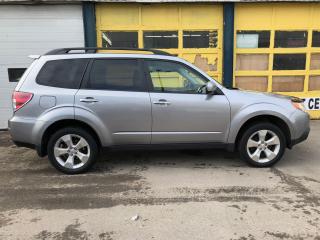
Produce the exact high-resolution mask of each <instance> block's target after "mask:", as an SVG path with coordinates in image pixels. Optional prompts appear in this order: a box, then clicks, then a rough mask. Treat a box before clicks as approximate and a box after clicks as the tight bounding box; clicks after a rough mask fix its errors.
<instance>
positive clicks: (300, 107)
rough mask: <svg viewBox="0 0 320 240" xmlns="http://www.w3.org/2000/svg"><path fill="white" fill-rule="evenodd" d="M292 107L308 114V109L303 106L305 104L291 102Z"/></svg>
mask: <svg viewBox="0 0 320 240" xmlns="http://www.w3.org/2000/svg"><path fill="white" fill-rule="evenodd" d="M291 103H292V106H293V107H295V108H296V109H299V110H301V111H303V112H306V108H305V107H304V105H303V102H291Z"/></svg>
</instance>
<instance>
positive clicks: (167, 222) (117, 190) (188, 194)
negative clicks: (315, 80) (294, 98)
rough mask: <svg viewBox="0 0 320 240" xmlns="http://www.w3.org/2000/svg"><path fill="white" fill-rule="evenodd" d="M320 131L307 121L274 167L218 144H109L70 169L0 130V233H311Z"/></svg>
mask: <svg viewBox="0 0 320 240" xmlns="http://www.w3.org/2000/svg"><path fill="white" fill-rule="evenodd" d="M319 135H320V121H313V122H312V124H311V134H310V137H309V139H308V140H307V141H306V142H304V143H302V144H299V145H297V146H295V147H294V148H293V149H292V150H287V152H286V154H285V157H284V158H283V159H282V160H281V161H280V162H279V163H278V164H277V165H276V166H274V167H273V168H266V169H257V168H251V167H248V166H247V165H246V164H245V163H243V162H241V161H240V160H239V158H238V156H237V154H233V153H228V152H225V151H220V150H219V151H217V150H215V151H211V150H209V151H203V150H201V151H150V152H143V151H141V152H112V153H110V154H107V155H105V156H102V157H101V158H100V160H99V162H98V164H97V165H96V166H95V168H94V169H93V171H91V172H90V173H88V174H83V175H77V176H68V175H63V174H61V173H59V172H57V171H56V170H55V169H53V168H52V167H51V166H50V164H49V162H48V159H47V158H39V157H38V156H37V155H36V153H35V152H34V151H32V150H28V149H25V148H17V147H15V146H14V145H13V144H12V143H11V142H10V140H9V137H8V134H7V133H6V132H0V239H108V240H110V239H114V240H115V239H130V240H132V239H166V240H168V239H175V240H176V239H239V240H240V239H242V240H245V239H248V240H253V239H318V240H319V239H320V141H319V140H320V137H319ZM136 215H138V216H139V217H138V219H136V220H133V219H132V217H134V216H136Z"/></svg>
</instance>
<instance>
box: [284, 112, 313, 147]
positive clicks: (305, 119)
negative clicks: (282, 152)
mask: <svg viewBox="0 0 320 240" xmlns="http://www.w3.org/2000/svg"><path fill="white" fill-rule="evenodd" d="M291 121H292V126H293V129H294V132H293V135H291V141H290V144H289V146H288V147H289V148H291V147H293V146H294V145H296V144H298V143H300V142H302V141H304V140H306V139H307V138H308V136H309V132H310V117H309V114H308V113H305V112H302V111H300V110H297V111H295V112H294V114H293V115H292V116H291Z"/></svg>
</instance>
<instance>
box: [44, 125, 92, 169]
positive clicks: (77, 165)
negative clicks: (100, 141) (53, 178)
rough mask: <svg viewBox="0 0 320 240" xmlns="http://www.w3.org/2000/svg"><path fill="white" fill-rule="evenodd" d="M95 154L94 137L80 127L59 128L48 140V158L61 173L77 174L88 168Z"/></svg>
mask: <svg viewBox="0 0 320 240" xmlns="http://www.w3.org/2000/svg"><path fill="white" fill-rule="evenodd" d="M97 155H98V145H97V143H96V141H95V139H94V138H93V137H92V135H91V134H90V133H89V132H87V131H85V130H83V129H81V128H74V127H67V128H63V129H60V130H58V131H57V132H56V133H54V134H53V135H52V136H51V137H50V140H49V142H48V157H49V160H50V162H51V164H52V165H53V166H54V167H55V168H56V169H58V170H59V171H61V172H63V173H67V174H77V173H83V172H85V171H87V170H89V169H90V167H91V166H92V165H93V164H94V163H95V161H96V158H97Z"/></svg>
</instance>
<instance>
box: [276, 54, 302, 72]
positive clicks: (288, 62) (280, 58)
mask: <svg viewBox="0 0 320 240" xmlns="http://www.w3.org/2000/svg"><path fill="white" fill-rule="evenodd" d="M305 67H306V54H274V58H273V70H304V69H305Z"/></svg>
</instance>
